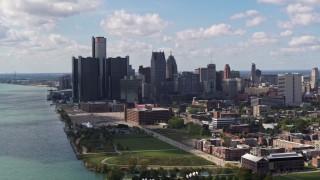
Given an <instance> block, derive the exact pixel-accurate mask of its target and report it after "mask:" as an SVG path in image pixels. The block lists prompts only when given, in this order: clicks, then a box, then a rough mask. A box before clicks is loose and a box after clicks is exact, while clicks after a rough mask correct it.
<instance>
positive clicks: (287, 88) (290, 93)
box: [278, 74, 302, 105]
mask: <svg viewBox="0 0 320 180" xmlns="http://www.w3.org/2000/svg"><path fill="white" fill-rule="evenodd" d="M278 96H284V97H285V102H286V104H287V105H300V104H301V103H302V82H301V74H279V75H278Z"/></svg>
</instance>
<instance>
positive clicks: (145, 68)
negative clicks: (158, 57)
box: [139, 66, 151, 84]
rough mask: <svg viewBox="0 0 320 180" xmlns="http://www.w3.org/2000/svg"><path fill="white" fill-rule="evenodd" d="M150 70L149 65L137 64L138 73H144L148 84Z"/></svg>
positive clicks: (149, 81)
mask: <svg viewBox="0 0 320 180" xmlns="http://www.w3.org/2000/svg"><path fill="white" fill-rule="evenodd" d="M150 70H151V68H150V67H143V66H139V74H140V75H144V80H145V83H148V84H150V83H151V80H150V79H151V77H150V76H151V75H150Z"/></svg>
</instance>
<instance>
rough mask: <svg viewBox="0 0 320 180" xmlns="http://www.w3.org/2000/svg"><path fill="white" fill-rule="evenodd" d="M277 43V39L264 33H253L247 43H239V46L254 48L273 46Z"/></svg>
mask: <svg viewBox="0 0 320 180" xmlns="http://www.w3.org/2000/svg"><path fill="white" fill-rule="evenodd" d="M277 42H278V39H277V38H275V37H273V36H271V35H269V34H267V33H266V32H255V33H253V34H252V36H251V38H250V39H249V40H248V41H247V42H241V43H239V45H240V46H245V47H256V46H266V45H270V44H275V43H277Z"/></svg>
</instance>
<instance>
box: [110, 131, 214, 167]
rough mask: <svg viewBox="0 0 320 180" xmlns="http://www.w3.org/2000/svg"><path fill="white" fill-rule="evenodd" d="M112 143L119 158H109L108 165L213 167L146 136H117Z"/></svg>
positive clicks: (191, 155)
mask: <svg viewBox="0 0 320 180" xmlns="http://www.w3.org/2000/svg"><path fill="white" fill-rule="evenodd" d="M113 143H114V144H115V145H117V147H118V149H119V148H120V149H119V150H120V151H122V155H121V156H115V157H112V158H109V159H108V160H107V161H106V162H107V163H108V164H116V165H129V164H130V163H132V162H136V163H137V164H138V165H159V166H202V165H213V164H212V163H211V162H209V161H207V160H205V159H203V158H200V157H198V156H195V155H193V154H190V153H188V152H185V151H182V150H179V149H177V148H176V147H174V146H172V145H170V144H167V143H165V142H163V141H160V140H158V139H156V138H154V137H152V136H150V135H147V134H136V135H117V136H115V137H114V139H113Z"/></svg>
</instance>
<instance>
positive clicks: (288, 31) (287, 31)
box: [280, 30, 293, 37]
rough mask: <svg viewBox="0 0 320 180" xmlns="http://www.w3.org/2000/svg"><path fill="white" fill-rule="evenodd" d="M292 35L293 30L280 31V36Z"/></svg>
mask: <svg viewBox="0 0 320 180" xmlns="http://www.w3.org/2000/svg"><path fill="white" fill-rule="evenodd" d="M291 35H293V31H291V30H286V31H283V32H281V33H280V36H282V37H286V36H291Z"/></svg>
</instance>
